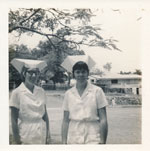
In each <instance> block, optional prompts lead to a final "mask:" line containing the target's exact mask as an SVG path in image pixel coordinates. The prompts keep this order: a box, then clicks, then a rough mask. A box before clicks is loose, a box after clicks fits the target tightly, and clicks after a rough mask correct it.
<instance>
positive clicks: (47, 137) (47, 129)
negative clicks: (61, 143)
mask: <svg viewBox="0 0 150 151" xmlns="http://www.w3.org/2000/svg"><path fill="white" fill-rule="evenodd" d="M43 120H44V121H45V122H46V144H50V139H51V137H50V130H49V118H48V114H47V109H46V105H45V115H44V116H43Z"/></svg>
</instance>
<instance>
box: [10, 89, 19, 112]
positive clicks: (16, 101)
mask: <svg viewBox="0 0 150 151" xmlns="http://www.w3.org/2000/svg"><path fill="white" fill-rule="evenodd" d="M9 106H10V107H16V108H17V109H19V106H20V101H19V98H18V93H17V91H16V90H14V91H12V94H11V96H10V101H9Z"/></svg>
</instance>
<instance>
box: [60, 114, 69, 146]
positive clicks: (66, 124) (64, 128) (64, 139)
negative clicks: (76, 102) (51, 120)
mask: <svg viewBox="0 0 150 151" xmlns="http://www.w3.org/2000/svg"><path fill="white" fill-rule="evenodd" d="M68 127H69V111H64V117H63V122H62V131H61V134H62V143H63V144H67V135H68Z"/></svg>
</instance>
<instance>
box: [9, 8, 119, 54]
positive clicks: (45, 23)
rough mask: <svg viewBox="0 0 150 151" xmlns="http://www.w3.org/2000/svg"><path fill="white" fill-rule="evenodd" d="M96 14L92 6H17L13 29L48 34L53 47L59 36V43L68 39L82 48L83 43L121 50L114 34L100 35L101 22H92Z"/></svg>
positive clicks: (11, 23) (11, 21)
mask: <svg viewBox="0 0 150 151" xmlns="http://www.w3.org/2000/svg"><path fill="white" fill-rule="evenodd" d="M93 16H94V14H93V11H92V10H91V9H74V10H61V9H55V8H49V9H41V8H38V9H33V8H28V9H24V8H22V9H16V10H10V12H9V33H12V32H13V31H16V32H17V33H18V35H19V36H20V35H21V34H23V33H27V34H29V35H33V34H34V33H36V34H39V35H41V36H45V37H46V38H47V40H48V42H49V44H50V45H51V47H53V49H55V50H56V51H57V47H56V45H55V44H54V43H53V42H52V40H51V38H52V37H55V38H56V39H58V40H59V43H66V44H67V45H68V46H69V47H70V48H76V49H77V50H78V49H79V48H80V45H88V46H98V47H104V48H107V49H115V50H119V49H118V48H117V47H116V45H115V44H114V43H115V42H117V40H115V39H113V38H108V39H104V38H103V37H102V36H101V35H100V31H101V28H100V27H99V26H94V25H92V26H91V25H89V24H88V23H89V22H90V20H91V18H92V17H93Z"/></svg>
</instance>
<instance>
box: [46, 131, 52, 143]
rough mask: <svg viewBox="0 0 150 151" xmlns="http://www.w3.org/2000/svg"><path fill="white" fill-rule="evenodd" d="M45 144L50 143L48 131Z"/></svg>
mask: <svg viewBox="0 0 150 151" xmlns="http://www.w3.org/2000/svg"><path fill="white" fill-rule="evenodd" d="M46 144H51V136H50V132H49V131H48V132H47V136H46Z"/></svg>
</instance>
